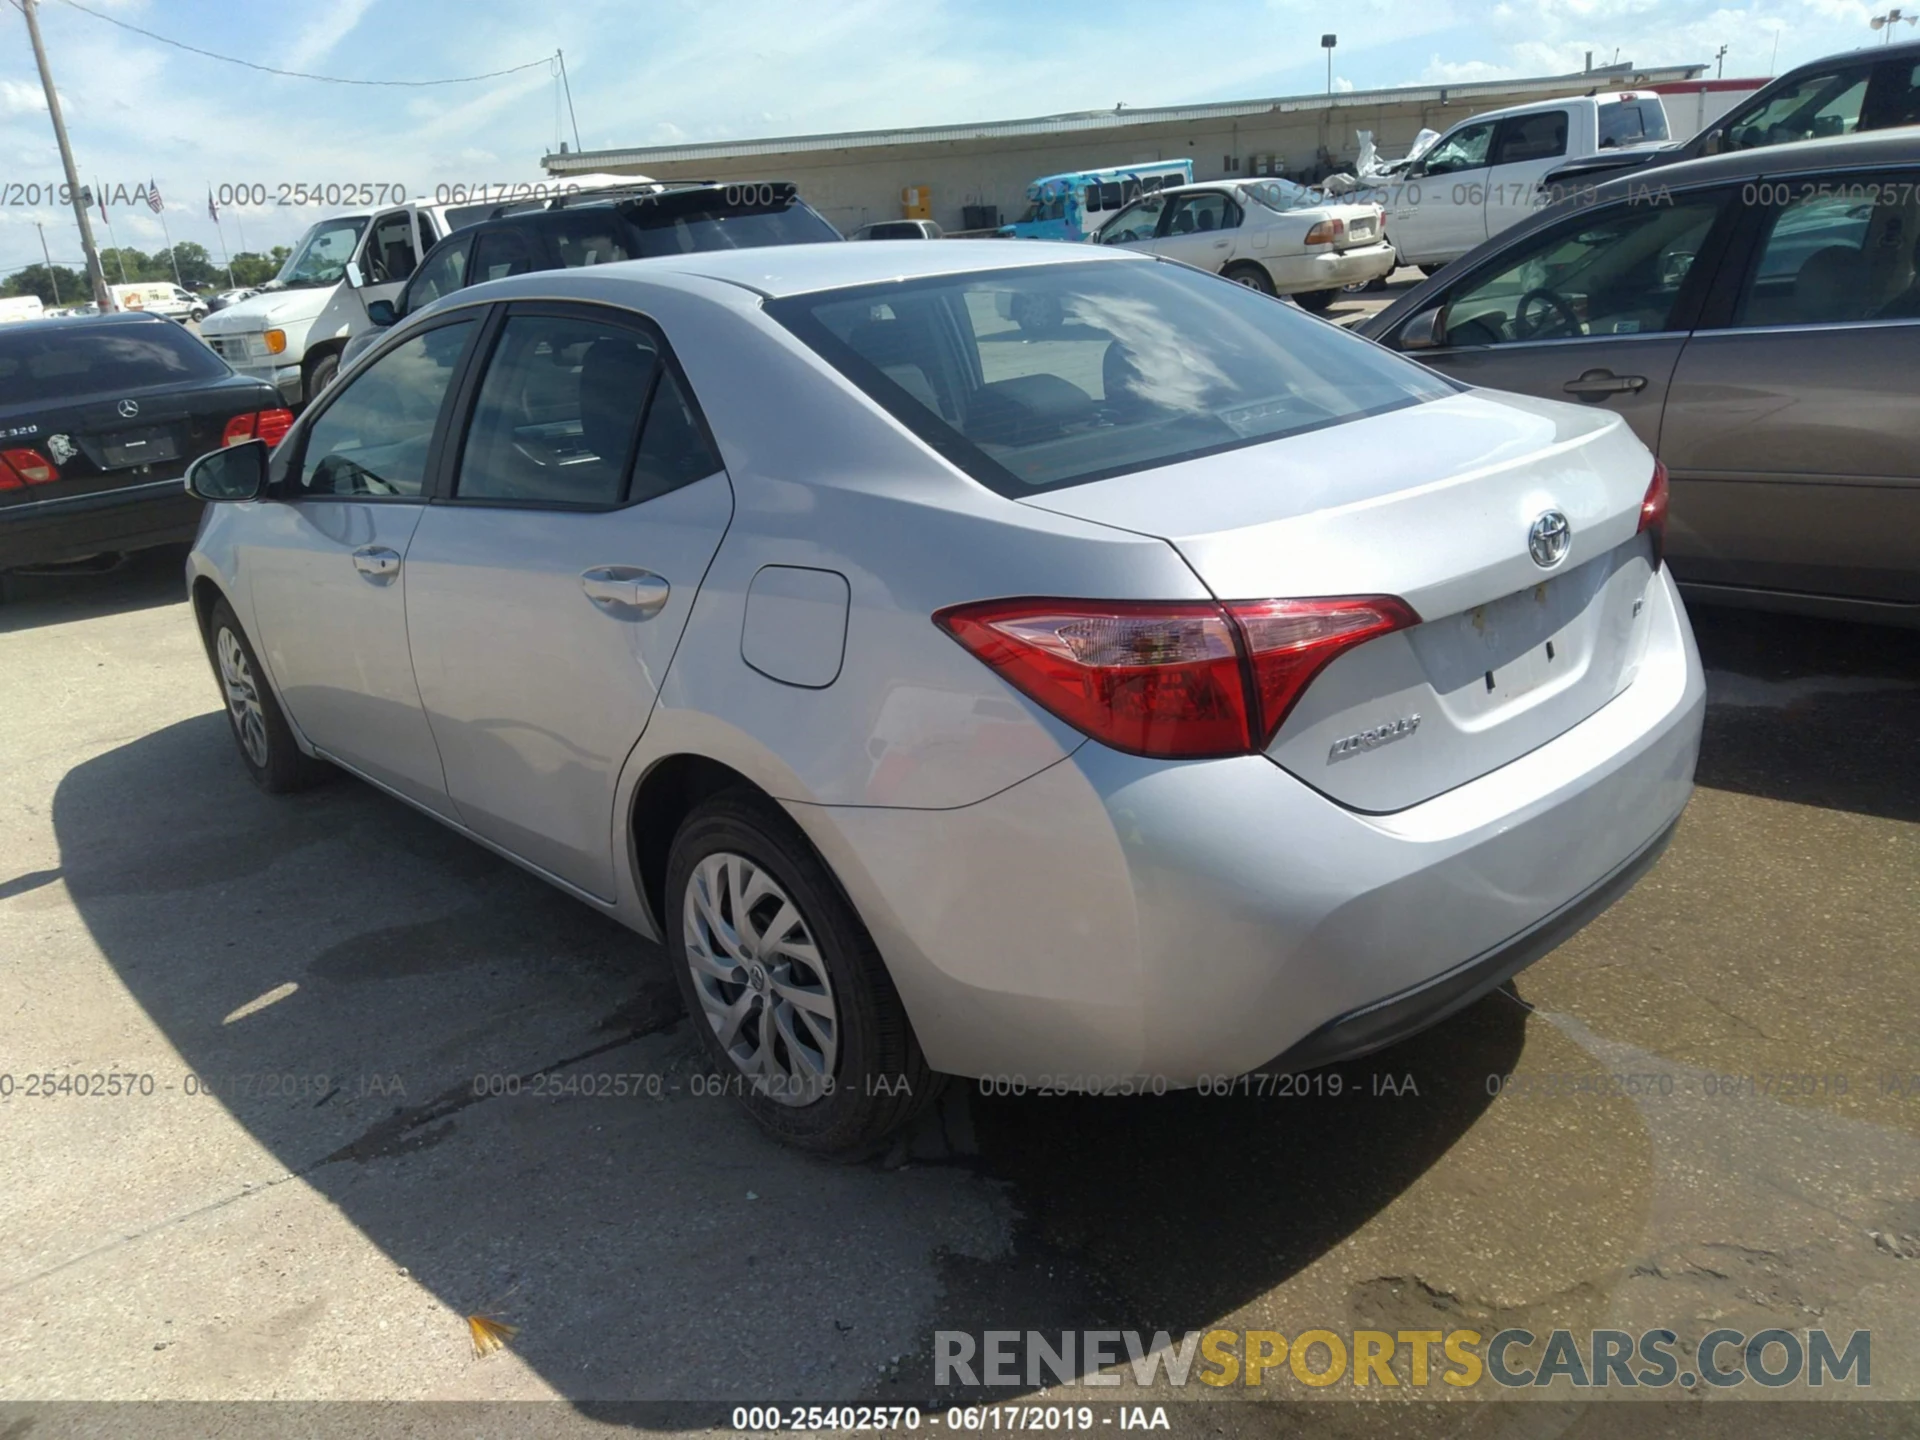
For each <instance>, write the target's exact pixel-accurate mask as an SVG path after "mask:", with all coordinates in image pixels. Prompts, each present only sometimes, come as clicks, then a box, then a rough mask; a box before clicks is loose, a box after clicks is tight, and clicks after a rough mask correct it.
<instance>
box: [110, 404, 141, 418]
mask: <svg viewBox="0 0 1920 1440" xmlns="http://www.w3.org/2000/svg"><path fill="white" fill-rule="evenodd" d="M114 408H115V409H116V410H118V411H119V412H120V414H121V416H122V417H123V418H124V419H127V420H131V419H132V418H133V417H134V416H136V415H138V414H139V413H140V402H139V401H138V400H122V401H121V402H120V403H119V404H118V405H116V406H115V407H114Z"/></svg>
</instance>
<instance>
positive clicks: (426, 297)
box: [400, 240, 471, 315]
mask: <svg viewBox="0 0 1920 1440" xmlns="http://www.w3.org/2000/svg"><path fill="white" fill-rule="evenodd" d="M470 244H471V242H470V241H464V240H463V241H456V242H455V243H453V244H451V245H449V246H447V247H446V249H444V250H436V251H434V252H433V253H432V254H430V255H428V256H427V259H426V263H425V264H423V265H422V266H421V267H420V270H419V273H418V274H416V275H415V276H414V277H413V280H412V281H411V282H410V283H409V284H408V286H407V290H406V301H405V303H404V304H403V305H402V306H401V307H400V313H401V314H402V315H411V314H412V313H413V312H414V311H416V310H418V309H420V308H421V307H422V306H425V305H430V304H432V303H433V302H434V301H435V300H438V299H439V298H440V297H441V296H442V295H451V294H452V293H453V292H454V291H456V290H458V289H459V288H460V287H461V286H462V285H464V284H466V274H467V250H468V248H469V246H470Z"/></svg>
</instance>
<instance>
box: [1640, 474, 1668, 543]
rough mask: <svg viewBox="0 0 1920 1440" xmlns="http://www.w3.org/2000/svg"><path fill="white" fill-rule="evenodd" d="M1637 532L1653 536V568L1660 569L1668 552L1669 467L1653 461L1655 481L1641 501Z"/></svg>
mask: <svg viewBox="0 0 1920 1440" xmlns="http://www.w3.org/2000/svg"><path fill="white" fill-rule="evenodd" d="M1635 533H1637V534H1647V535H1651V536H1652V537H1653V568H1654V569H1656V570H1658V569H1659V568H1660V562H1661V560H1662V559H1663V558H1664V557H1665V555H1666V553H1667V467H1666V466H1664V465H1662V464H1661V463H1660V462H1659V461H1658V460H1656V461H1654V462H1653V481H1652V483H1651V484H1649V485H1648V486H1647V498H1646V499H1644V500H1642V501H1641V502H1640V529H1639V530H1638V531H1637V532H1635Z"/></svg>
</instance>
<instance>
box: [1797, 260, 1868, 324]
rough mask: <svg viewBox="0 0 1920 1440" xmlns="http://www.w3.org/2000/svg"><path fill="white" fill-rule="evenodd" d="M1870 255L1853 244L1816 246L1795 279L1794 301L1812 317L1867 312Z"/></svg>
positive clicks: (1844, 317) (1805, 315)
mask: <svg viewBox="0 0 1920 1440" xmlns="http://www.w3.org/2000/svg"><path fill="white" fill-rule="evenodd" d="M1867 280H1868V277H1867V263H1866V257H1865V256H1863V255H1862V254H1861V253H1860V252H1859V251H1858V250H1856V249H1854V248H1853V246H1851V245H1829V246H1827V247H1826V248H1825V249H1824V250H1816V251H1814V252H1813V254H1811V255H1809V256H1808V257H1807V258H1806V260H1805V261H1804V262H1802V264H1801V266H1800V273H1799V274H1797V275H1796V276H1795V277H1794V280H1793V305H1794V309H1795V310H1797V311H1798V312H1799V314H1800V318H1801V319H1803V320H1809V321H1820V320H1857V319H1859V318H1860V316H1862V315H1864V314H1865V313H1866V309H1867V305H1868V303H1869V301H1870V300H1871V298H1872V297H1871V296H1869V295H1868V293H1867Z"/></svg>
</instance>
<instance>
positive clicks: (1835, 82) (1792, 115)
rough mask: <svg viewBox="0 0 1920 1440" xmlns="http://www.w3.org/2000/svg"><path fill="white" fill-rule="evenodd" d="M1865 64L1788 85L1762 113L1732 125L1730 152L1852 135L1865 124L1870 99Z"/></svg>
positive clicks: (1728, 139)
mask: <svg viewBox="0 0 1920 1440" xmlns="http://www.w3.org/2000/svg"><path fill="white" fill-rule="evenodd" d="M1867 75H1868V71H1867V69H1866V67H1865V66H1861V67H1860V68H1858V69H1853V70H1841V71H1835V72H1830V73H1828V74H1825V75H1809V76H1808V77H1807V78H1806V79H1804V80H1801V81H1797V82H1796V83H1794V84H1792V85H1789V86H1787V88H1785V89H1784V90H1781V91H1780V92H1779V93H1777V94H1776V95H1774V96H1773V98H1772V99H1770V100H1768V101H1766V102H1765V103H1764V104H1762V105H1761V106H1760V107H1759V108H1758V109H1755V110H1753V111H1750V112H1749V113H1747V114H1746V115H1743V116H1741V117H1740V118H1739V119H1737V120H1735V121H1734V122H1733V123H1732V124H1731V125H1729V126H1728V127H1727V148H1728V149H1730V150H1758V149H1762V148H1764V147H1766V146H1769V145H1790V144H1792V143H1793V142H1795V141H1797V140H1821V139H1825V138H1827V137H1829V136H1833V135H1851V134H1852V133H1853V132H1854V131H1855V130H1856V129H1858V128H1859V126H1860V109H1861V106H1862V105H1864V104H1865V103H1866V99H1867Z"/></svg>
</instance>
